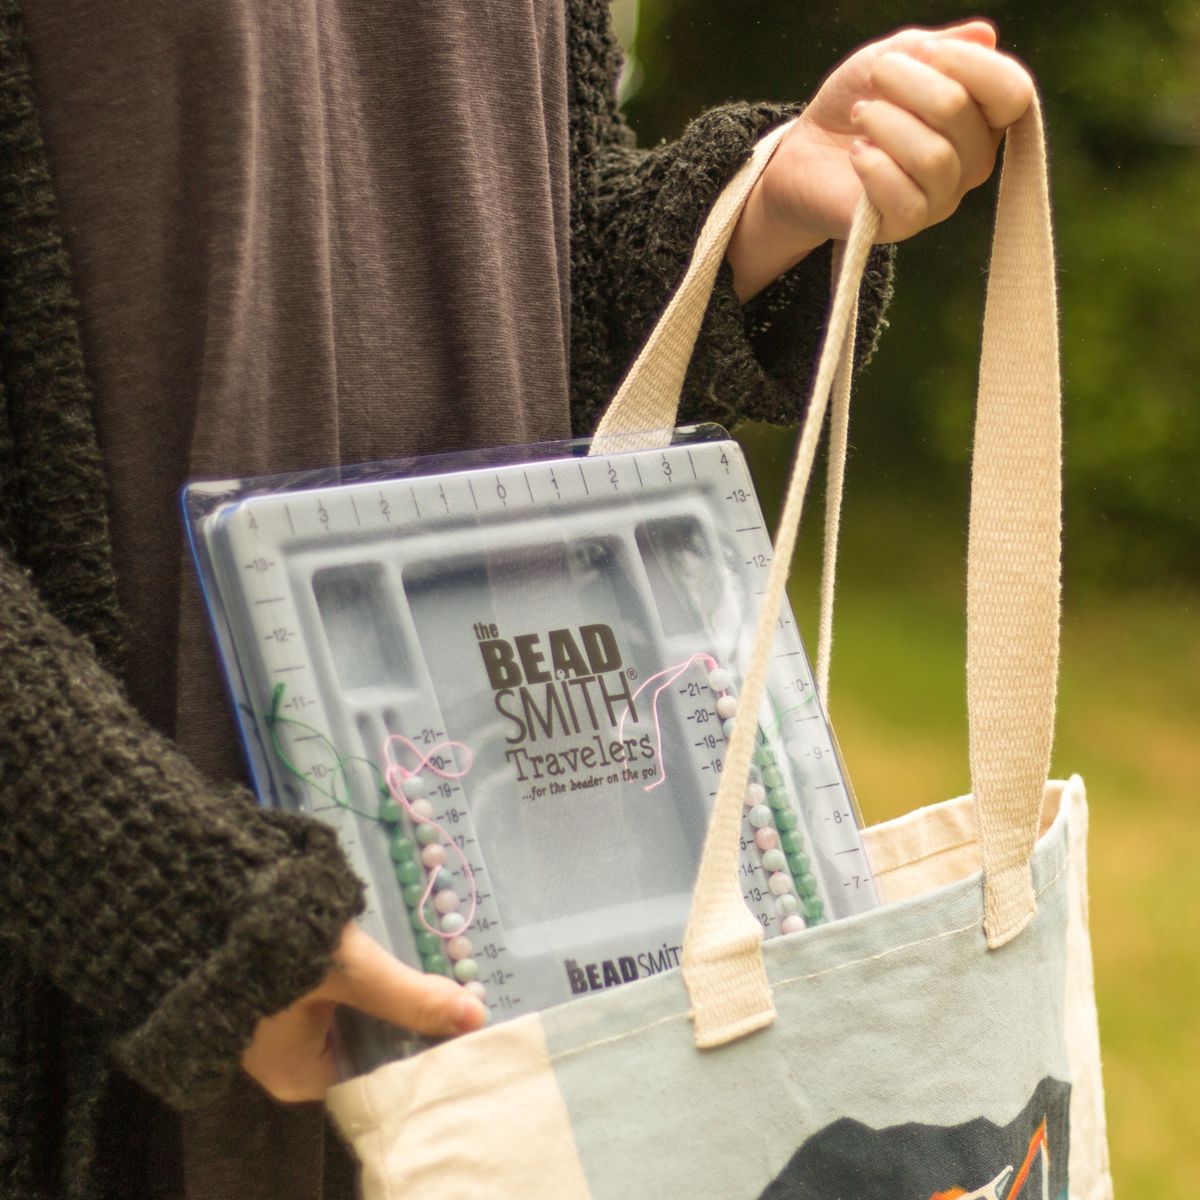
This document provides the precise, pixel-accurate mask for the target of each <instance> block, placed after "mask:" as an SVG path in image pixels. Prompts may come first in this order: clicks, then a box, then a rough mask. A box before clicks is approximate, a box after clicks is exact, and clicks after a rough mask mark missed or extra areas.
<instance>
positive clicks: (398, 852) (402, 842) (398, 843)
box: [392, 834, 417, 863]
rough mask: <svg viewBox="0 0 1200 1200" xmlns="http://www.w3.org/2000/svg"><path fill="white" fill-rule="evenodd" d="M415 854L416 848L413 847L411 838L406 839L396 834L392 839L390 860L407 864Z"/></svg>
mask: <svg viewBox="0 0 1200 1200" xmlns="http://www.w3.org/2000/svg"><path fill="white" fill-rule="evenodd" d="M416 852H417V848H416V846H414V845H413V842H412V838H406V837H405V836H404V835H403V834H397V835H396V836H395V837H394V838H392V859H393V860H394V861H395V862H398V863H400V862H408V860H409V859H410V858H413V857H414V856H415V855H416Z"/></svg>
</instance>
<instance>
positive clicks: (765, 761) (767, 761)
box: [754, 746, 775, 767]
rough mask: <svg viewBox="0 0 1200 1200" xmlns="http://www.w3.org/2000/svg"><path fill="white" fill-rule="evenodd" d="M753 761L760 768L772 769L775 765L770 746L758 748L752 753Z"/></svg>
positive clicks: (773, 754)
mask: <svg viewBox="0 0 1200 1200" xmlns="http://www.w3.org/2000/svg"><path fill="white" fill-rule="evenodd" d="M754 761H755V762H756V763H758V765H759V766H760V767H773V766H774V765H775V751H774V750H772V749H771V747H770V746H759V747H758V749H757V750H755V751H754Z"/></svg>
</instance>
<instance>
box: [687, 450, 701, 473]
mask: <svg viewBox="0 0 1200 1200" xmlns="http://www.w3.org/2000/svg"><path fill="white" fill-rule="evenodd" d="M687 456H688V463H689V464H690V465H691V468H692V478H693V479H699V478H700V476H699V475H698V474H697V473H696V460H695V459H694V458H693V457H692V451H691V447H690V446H689V447H688V452H687Z"/></svg>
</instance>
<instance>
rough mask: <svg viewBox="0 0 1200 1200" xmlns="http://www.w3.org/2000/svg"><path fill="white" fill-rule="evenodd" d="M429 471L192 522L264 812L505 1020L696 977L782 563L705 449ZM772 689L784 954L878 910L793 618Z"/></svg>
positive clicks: (761, 832) (767, 745) (762, 793)
mask: <svg viewBox="0 0 1200 1200" xmlns="http://www.w3.org/2000/svg"><path fill="white" fill-rule="evenodd" d="M531 453H533V452H532V451H531ZM547 455H549V457H546V456H547ZM433 466H434V468H435V469H433V471H432V473H424V474H422V473H408V474H405V475H403V476H402V477H394V476H389V475H376V474H370V475H368V476H366V477H363V478H361V479H351V480H349V481H343V482H335V483H329V484H326V485H324V486H318V487H312V486H285V487H283V488H282V490H280V489H279V487H278V481H274V482H272V481H262V482H263V483H265V484H266V485H267V486H264V487H261V489H260V488H258V487H256V486H255V481H241V482H239V483H238V484H236V485H231V484H217V485H209V484H197V485H192V487H190V488H189V489H188V490H187V492H186V493H185V507H186V508H187V509H188V512H189V514H190V517H191V521H192V532H193V546H194V548H195V550H196V553H197V558H198V562H199V564H200V567H201V573H202V576H203V577H204V581H205V589H206V593H207V596H208V600H209V605H210V610H211V612H212V615H213V619H214V626H215V628H216V631H217V635H218V641H219V643H220V644H221V648H222V654H223V658H224V660H225V667H226V671H227V675H228V677H229V681H230V685H231V688H232V691H233V693H234V697H235V701H236V705H237V710H238V716H239V719H240V722H241V725H242V732H243V737H244V741H245V744H246V748H247V752H248V756H249V758H250V761H251V766H252V771H253V775H254V779H255V783H256V786H257V788H258V790H259V793H260V795H261V796H262V798H263V799H264V800H266V801H267V802H269V803H274V804H282V805H284V806H286V807H291V808H296V809H301V810H304V811H306V812H310V813H313V814H315V815H317V816H319V817H321V818H323V819H325V820H327V821H329V822H330V823H331V824H332V825H333V826H334V827H335V828H336V829H337V831H338V833H339V835H340V838H341V842H342V845H343V846H344V848H345V850H346V852H347V853H348V855H349V856H350V859H351V861H352V863H353V865H354V867H355V868H356V870H357V871H358V872H359V874H360V875H361V876H362V878H363V879H365V880H366V881H367V882H368V885H369V908H368V911H367V914H366V917H365V927H366V928H367V930H368V932H370V933H371V934H372V935H373V936H374V937H376V938H377V939H379V940H380V941H382V942H383V943H384V944H385V945H387V946H389V947H390V948H391V949H392V950H393V951H394V952H395V953H396V954H397V955H398V956H399V957H400V958H402V959H404V960H406V961H408V962H410V963H412V964H414V965H418V966H421V967H423V968H424V969H425V970H428V971H437V972H440V973H443V974H448V975H451V976H452V977H454V978H457V979H458V980H460V982H462V983H463V984H464V985H465V986H468V987H469V988H470V989H471V990H472V991H474V992H475V993H476V994H478V995H480V996H481V998H483V999H484V1000H485V1002H486V1004H487V1005H488V1007H489V1009H490V1011H491V1014H492V1017H493V1019H501V1018H504V1017H508V1016H512V1015H516V1014H518V1013H522V1012H526V1011H531V1010H535V1009H539V1008H543V1007H546V1006H548V1005H551V1004H554V1003H558V1002H561V1001H563V1000H567V999H570V998H572V997H573V996H576V995H581V994H584V993H587V992H590V991H595V990H598V989H602V988H606V987H610V986H615V985H618V984H622V983H625V982H630V981H632V980H634V979H637V978H642V977H645V976H648V975H651V974H655V973H658V972H660V971H663V970H667V969H670V968H671V967H674V966H677V965H678V963H679V954H680V948H681V947H680V943H681V940H682V933H683V928H684V925H685V922H686V919H687V914H688V907H689V901H690V893H691V888H692V883H693V878H694V875H695V871H696V867H697V864H698V862H699V855H700V848H701V845H702V841H703V837H704V832H705V827H706V823H707V818H708V812H709V809H710V806H711V801H712V797H713V796H715V794H716V790H717V784H718V780H719V776H720V772H721V769H722V766H723V753H724V745H725V741H726V738H727V736H728V734H729V732H730V731H731V728H732V716H733V714H734V713H735V712H736V707H737V691H738V680H739V673H740V670H741V668H742V666H743V665H744V663H745V662H746V661H748V658H749V654H750V643H751V636H752V630H753V621H754V616H755V613H756V610H757V604H758V600H757V597H758V596H760V595H761V594H762V590H763V587H764V583H765V579H766V574H767V570H768V568H769V565H770V561H771V543H770V539H769V536H768V532H767V530H766V528H765V525H764V521H763V517H762V513H761V511H760V509H759V506H758V501H757V498H756V496H755V492H754V489H753V486H752V484H751V481H750V477H749V474H748V471H747V467H746V463H745V460H744V458H743V455H742V453H741V450H740V449H739V447H738V446H737V444H736V443H735V442H734V441H732V440H731V439H729V437H728V435H727V434H724V432H723V431H720V430H717V429H716V428H715V427H711V426H709V427H702V428H701V429H699V430H694V431H690V433H688V435H687V436H683V435H682V434H677V437H676V440H675V441H674V442H673V443H672V444H671V445H669V446H667V447H666V448H665V449H661V450H648V451H639V452H626V453H613V454H607V455H596V454H593V456H591V457H585V456H583V453H582V450H581V447H580V444H579V443H561V444H559V445H557V446H555V447H539V448H537V450H536V453H535V454H534V457H533V458H531V459H528V460H522V461H520V462H512V461H508V462H503V461H501V462H493V463H488V464H486V465H478V464H475V465H466V466H464V465H462V464H461V463H452V464H451V465H450V466H448V467H447V466H445V465H443V464H442V463H440V462H435V463H434V464H433ZM422 467H423V469H424V470H425V471H426V472H429V471H430V466H429V464H428V463H427V462H425V463H423V464H422ZM767 690H768V695H767V698H766V699H765V700H764V703H763V706H762V709H761V711H760V713H759V714H758V723H759V730H758V741H757V748H756V752H755V766H754V769H753V772H752V781H751V784H750V787H749V790H748V793H747V797H746V809H745V818H744V825H743V836H742V848H743V852H742V859H741V874H742V886H743V892H744V895H745V897H746V903H747V905H748V906H749V907H750V909H751V911H752V912H753V913H754V914H755V915H756V916H757V917H758V919H759V921H760V922H761V923H762V926H763V929H764V932H765V935H766V936H768V937H770V936H774V935H776V934H779V933H781V932H791V931H797V930H799V929H802V928H803V927H804V926H805V925H806V924H808V925H811V924H819V923H822V922H824V921H826V920H829V919H831V918H836V917H840V916H844V915H848V914H851V913H856V912H860V911H863V910H865V909H868V908H870V907H873V906H874V905H875V903H876V898H875V892H874V889H873V886H872V883H871V880H870V874H869V868H868V865H867V860H866V857H865V855H864V853H863V849H862V843H861V840H860V837H859V831H858V826H857V822H856V819H855V808H854V804H853V799H852V796H851V793H850V791H849V788H848V786H847V783H846V779H845V776H844V772H843V769H842V766H841V762H840V757H839V754H838V751H837V748H836V743H835V741H834V739H833V736H832V733H831V730H830V728H829V725H828V722H827V720H826V718H825V716H824V714H823V712H822V709H821V705H820V703H819V701H818V699H817V697H816V695H815V689H814V686H813V680H812V676H811V672H810V669H809V666H808V662H807V659H806V656H805V652H804V649H803V647H802V646H801V643H800V639H799V636H798V633H797V630H796V626H795V622H794V619H793V617H792V614H791V612H790V611H787V610H786V609H785V611H783V612H781V613H780V617H779V622H778V627H777V631H776V644H775V650H774V656H773V658H772V661H771V667H770V672H769V677H768V684H767ZM389 738H391V741H390V742H388V743H387V746H386V747H385V742H387V739H389ZM389 761H392V762H393V763H394V767H393V770H392V775H391V783H392V786H391V787H389V786H388V762H389ZM451 840H452V841H453V843H454V844H455V846H456V847H457V851H456V850H455V846H451V845H450V841H451ZM458 851H461V856H460V855H459V853H458ZM464 858H465V863H464V862H463V861H461V860H462V859H464ZM423 899H424V905H423V906H422V900H423ZM472 907H473V908H474V912H473V913H472ZM468 920H469V923H468Z"/></svg>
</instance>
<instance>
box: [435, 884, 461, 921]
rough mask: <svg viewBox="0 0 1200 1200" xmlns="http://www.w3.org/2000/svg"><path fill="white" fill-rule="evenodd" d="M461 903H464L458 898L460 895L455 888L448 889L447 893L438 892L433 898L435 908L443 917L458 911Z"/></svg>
mask: <svg viewBox="0 0 1200 1200" xmlns="http://www.w3.org/2000/svg"><path fill="white" fill-rule="evenodd" d="M460 903H462V902H461V901H460V900H459V898H458V893H457V892H456V891H455V890H454V889H453V888H446V890H445V891H443V892H438V894H437V895H436V896H434V898H433V907H434V908H435V909H437V911H438V912H440V913H441V914H442V916H445V915H446V914H447V913H452V912H455V911H457V909H458V906H459V904H460Z"/></svg>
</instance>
